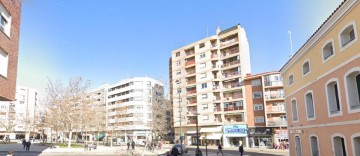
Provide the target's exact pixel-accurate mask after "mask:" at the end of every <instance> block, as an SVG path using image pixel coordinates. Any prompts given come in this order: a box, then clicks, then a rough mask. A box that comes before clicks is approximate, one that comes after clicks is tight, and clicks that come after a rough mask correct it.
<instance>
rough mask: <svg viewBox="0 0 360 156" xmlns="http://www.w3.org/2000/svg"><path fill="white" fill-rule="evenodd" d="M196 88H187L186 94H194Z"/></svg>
mask: <svg viewBox="0 0 360 156" xmlns="http://www.w3.org/2000/svg"><path fill="white" fill-rule="evenodd" d="M195 93H196V90H189V91H187V92H186V95H190V94H195Z"/></svg>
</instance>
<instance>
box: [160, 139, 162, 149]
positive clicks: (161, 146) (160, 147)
mask: <svg viewBox="0 0 360 156" xmlns="http://www.w3.org/2000/svg"><path fill="white" fill-rule="evenodd" d="M161 147H162V142H161V141H160V142H159V149H160V150H161Z"/></svg>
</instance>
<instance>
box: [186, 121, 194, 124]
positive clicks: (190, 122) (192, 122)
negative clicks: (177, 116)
mask: <svg viewBox="0 0 360 156" xmlns="http://www.w3.org/2000/svg"><path fill="white" fill-rule="evenodd" d="M187 123H188V124H196V120H192V121H188V122H187Z"/></svg>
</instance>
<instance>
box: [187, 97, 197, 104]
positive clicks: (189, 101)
mask: <svg viewBox="0 0 360 156" xmlns="http://www.w3.org/2000/svg"><path fill="white" fill-rule="evenodd" d="M196 103H197V100H196V98H195V99H194V100H187V104H189V105H191V104H196Z"/></svg>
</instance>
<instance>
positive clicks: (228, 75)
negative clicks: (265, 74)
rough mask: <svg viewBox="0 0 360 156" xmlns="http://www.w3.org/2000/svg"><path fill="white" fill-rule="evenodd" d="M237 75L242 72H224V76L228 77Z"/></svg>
mask: <svg viewBox="0 0 360 156" xmlns="http://www.w3.org/2000/svg"><path fill="white" fill-rule="evenodd" d="M236 75H240V72H238V71H235V72H228V73H224V74H223V76H224V78H228V77H232V76H236Z"/></svg>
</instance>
